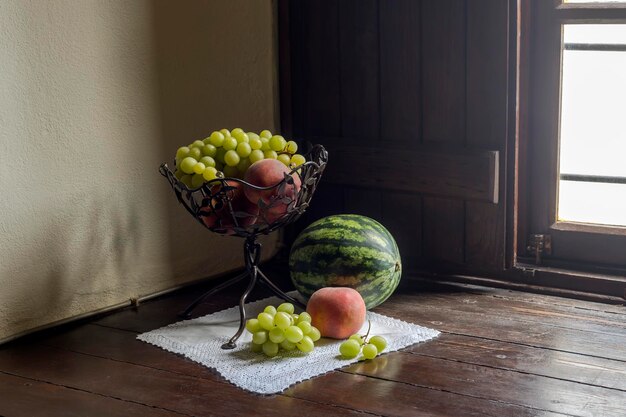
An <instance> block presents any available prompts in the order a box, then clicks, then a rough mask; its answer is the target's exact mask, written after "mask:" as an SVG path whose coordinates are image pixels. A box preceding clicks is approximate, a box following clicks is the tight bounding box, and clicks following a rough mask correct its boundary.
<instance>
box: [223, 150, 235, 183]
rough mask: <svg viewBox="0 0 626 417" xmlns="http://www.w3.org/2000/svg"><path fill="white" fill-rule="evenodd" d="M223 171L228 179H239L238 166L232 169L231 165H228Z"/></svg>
mask: <svg viewBox="0 0 626 417" xmlns="http://www.w3.org/2000/svg"><path fill="white" fill-rule="evenodd" d="M233 152H234V151H233ZM222 171H223V173H224V176H225V177H227V178H239V169H237V167H236V166H234V167H231V166H229V165H226V166H225V167H224V168H223V169H222Z"/></svg>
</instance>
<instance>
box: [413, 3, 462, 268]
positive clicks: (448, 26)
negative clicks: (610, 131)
mask: <svg viewBox="0 0 626 417" xmlns="http://www.w3.org/2000/svg"><path fill="white" fill-rule="evenodd" d="M465 3H466V2H465V1H463V0H443V1H436V2H422V22H421V23H422V24H421V26H422V95H423V98H422V100H423V101H422V102H423V111H422V114H423V119H422V141H423V142H424V143H428V142H438V143H441V142H444V143H455V144H458V145H462V144H464V143H465V120H466V117H465V105H466V100H465ZM422 213H423V221H424V233H423V242H422V245H423V247H424V256H425V258H426V259H427V260H429V261H431V262H433V261H434V262H438V261H443V262H452V263H455V264H462V263H463V262H464V258H465V254H464V248H465V230H464V228H465V226H464V218H465V204H464V202H463V201H455V200H445V199H441V198H431V197H425V198H424V205H423V211H422Z"/></svg>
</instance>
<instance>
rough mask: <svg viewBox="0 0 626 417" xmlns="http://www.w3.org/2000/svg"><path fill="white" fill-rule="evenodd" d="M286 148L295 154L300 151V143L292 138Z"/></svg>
mask: <svg viewBox="0 0 626 417" xmlns="http://www.w3.org/2000/svg"><path fill="white" fill-rule="evenodd" d="M285 150H286V151H287V152H289V153H290V154H292V155H293V154H294V153H296V152H298V144H297V143H296V142H294V141H293V140H290V141H289V142H287V145H285Z"/></svg>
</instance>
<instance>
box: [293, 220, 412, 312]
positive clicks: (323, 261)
mask: <svg viewBox="0 0 626 417" xmlns="http://www.w3.org/2000/svg"><path fill="white" fill-rule="evenodd" d="M289 269H290V274H291V280H292V281H293V284H294V286H295V287H296V290H298V292H299V293H300V294H302V295H303V296H304V297H306V298H307V299H308V298H309V297H310V296H311V295H312V294H313V293H314V292H315V291H317V290H318V289H320V288H323V287H351V288H354V289H355V290H357V291H358V292H359V293H360V294H361V296H362V297H363V300H364V301H365V306H366V307H367V309H371V308H374V307H376V306H378V305H380V304H382V303H383V302H384V301H385V300H386V299H387V298H389V296H390V295H391V294H392V293H393V292H394V291H395V289H396V288H397V287H398V284H399V283H400V277H401V276H402V262H401V260H400V252H399V250H398V245H397V244H396V241H395V240H394V238H393V236H392V235H391V233H389V231H388V230H387V229H385V227H384V226H383V225H381V224H380V223H378V222H377V221H376V220H374V219H371V218H369V217H366V216H361V215H356V214H338V215H333V216H328V217H324V218H322V219H320V220H317V221H316V222H314V223H312V224H311V225H309V226H308V227H307V228H306V229H304V230H303V231H302V233H300V235H299V236H298V238H297V239H296V241H295V242H294V244H293V246H292V248H291V253H290V255H289Z"/></svg>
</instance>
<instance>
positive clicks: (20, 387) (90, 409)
mask: <svg viewBox="0 0 626 417" xmlns="http://www.w3.org/2000/svg"><path fill="white" fill-rule="evenodd" d="M0 398H2V399H3V400H2V401H0V415H2V416H7V417H9V416H10V417H49V416H63V417H85V416H89V417H111V416H124V417H133V416H137V417H145V416H151V417H152V416H154V417H176V416H187V415H188V414H181V413H175V412H173V411H168V410H162V409H158V408H155V407H148V406H145V405H142V404H137V403H133V402H130V401H123V400H120V399H117V398H111V397H105V396H101V395H97V394H92V393H90V392H85V391H79V390H76V389H70V388H66V387H62V386H59V385H54V384H49V383H46V382H40V381H34V380H32V379H28V378H21V377H17V376H13V375H7V374H4V373H0Z"/></svg>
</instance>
